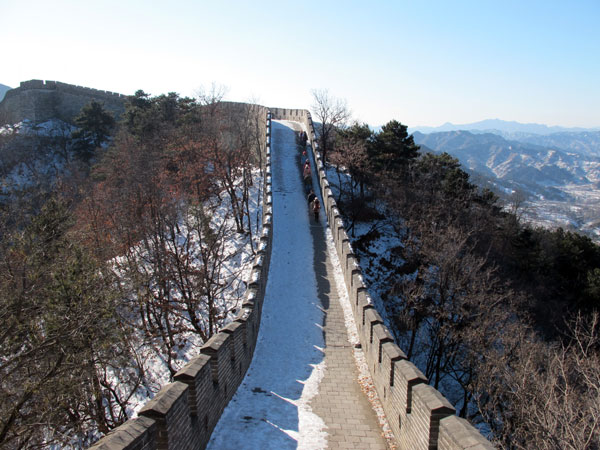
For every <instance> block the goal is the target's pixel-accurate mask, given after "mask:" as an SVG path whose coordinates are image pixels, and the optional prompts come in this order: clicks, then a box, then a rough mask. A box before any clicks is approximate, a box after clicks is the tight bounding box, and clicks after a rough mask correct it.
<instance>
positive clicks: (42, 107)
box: [0, 80, 127, 123]
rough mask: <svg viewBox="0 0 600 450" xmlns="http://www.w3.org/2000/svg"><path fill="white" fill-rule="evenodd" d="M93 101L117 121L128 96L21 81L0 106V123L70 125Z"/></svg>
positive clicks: (62, 84)
mask: <svg viewBox="0 0 600 450" xmlns="http://www.w3.org/2000/svg"><path fill="white" fill-rule="evenodd" d="M92 100H96V101H98V102H100V103H102V104H103V105H104V108H105V109H106V110H107V111H110V112H112V113H113V114H114V115H115V118H117V119H118V117H119V116H120V115H121V114H122V113H123V112H124V111H125V101H126V100H127V96H126V95H122V94H117V93H114V92H109V91H101V90H98V89H92V88H87V87H82V86H75V85H72V84H67V83H61V82H60V81H43V80H29V81H23V82H21V85H20V86H19V87H18V88H16V89H11V90H10V91H7V92H6V95H5V96H4V99H3V100H2V102H0V119H1V121H2V122H3V123H18V122H21V121H23V120H25V119H29V120H31V121H33V122H44V121H46V120H49V119H61V120H64V121H65V122H72V121H73V118H74V117H75V116H76V115H77V114H79V112H80V111H81V108H83V107H84V106H85V105H86V104H88V103H89V102H90V101H92Z"/></svg>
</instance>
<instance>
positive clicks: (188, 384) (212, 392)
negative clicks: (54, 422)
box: [90, 107, 273, 450]
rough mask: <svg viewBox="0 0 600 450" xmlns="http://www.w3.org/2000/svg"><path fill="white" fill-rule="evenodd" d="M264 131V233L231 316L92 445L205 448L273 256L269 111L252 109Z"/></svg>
mask: <svg viewBox="0 0 600 450" xmlns="http://www.w3.org/2000/svg"><path fill="white" fill-rule="evenodd" d="M255 113H256V114H258V115H259V120H258V121H259V122H262V124H263V125H262V126H263V130H266V133H265V132H264V131H263V134H264V136H265V138H264V142H265V146H264V147H263V157H264V165H265V172H264V173H265V184H264V186H265V189H264V192H263V216H262V234H261V237H260V244H259V246H258V249H257V256H256V258H255V260H254V265H253V267H252V273H251V276H250V283H249V284H248V288H247V290H246V293H245V295H244V301H243V303H242V308H241V310H240V312H239V313H238V315H237V316H236V318H235V320H234V321H233V322H231V323H230V324H228V325H227V326H226V327H224V328H223V329H222V330H221V331H220V332H219V333H217V334H215V335H214V336H213V337H211V338H210V339H209V340H208V341H207V342H206V343H205V344H204V345H203V346H202V348H201V350H200V354H199V355H198V356H197V357H196V358H194V359H192V360H191V361H190V362H189V363H188V364H186V365H185V366H184V367H183V368H182V369H181V370H179V371H178V372H177V373H176V374H175V376H174V381H173V382H172V383H169V384H168V385H166V386H163V388H162V389H161V390H160V391H159V392H158V394H156V396H155V397H154V398H153V399H152V400H150V401H149V402H148V403H147V404H146V405H144V407H143V408H142V409H141V410H140V411H139V413H138V417H136V418H134V419H131V420H128V421H127V422H125V423H124V424H123V425H121V426H120V427H117V428H115V429H114V430H112V431H111V432H110V433H108V434H107V435H106V436H105V437H103V438H102V439H100V440H99V441H98V442H97V443H96V444H94V445H93V446H92V447H90V449H94V450H108V449H110V450H116V449H127V450H151V449H152V450H154V449H161V450H162V449H165V450H166V449H170V450H186V449H203V448H205V447H206V444H207V443H208V441H209V439H210V435H211V433H212V430H213V429H214V427H215V425H216V424H217V422H218V421H219V418H220V417H221V414H222V412H223V410H224V409H225V407H226V406H227V403H229V400H231V397H232V396H233V394H234V393H235V391H236V390H237V388H238V386H239V385H240V383H241V382H242V380H243V378H244V376H245V374H246V370H247V369H248V367H249V365H250V362H251V361H252V355H253V354H254V348H255V346H256V340H257V337H258V329H259V326H260V318H261V311H262V305H263V299H264V294H265V287H266V284H267V275H268V273H269V264H270V259H271V243H272V236H273V235H272V227H273V200H272V193H271V148H270V136H271V117H270V113H268V112H267V109H266V108H264V107H258V108H257V109H256V111H255Z"/></svg>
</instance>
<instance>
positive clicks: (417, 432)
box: [272, 109, 494, 450]
mask: <svg viewBox="0 0 600 450" xmlns="http://www.w3.org/2000/svg"><path fill="white" fill-rule="evenodd" d="M272 111H273V113H274V117H276V118H278V119H287V120H297V121H300V122H303V123H304V124H305V126H306V129H307V130H309V133H308V134H309V136H308V137H309V141H310V143H311V148H312V150H313V154H314V158H315V161H316V165H317V169H318V173H319V184H320V189H321V195H322V198H323V207H324V211H325V213H326V215H327V220H328V222H329V226H330V228H331V233H332V235H333V239H334V242H335V247H336V250H337V253H338V257H339V259H340V262H341V268H342V272H343V275H344V279H345V282H346V287H347V289H348V294H349V297H350V302H351V304H352V309H353V313H354V318H355V321H356V325H357V328H358V335H359V338H360V342H361V346H362V349H363V352H364V354H365V358H366V360H367V363H368V364H369V370H370V371H371V375H372V377H373V381H374V384H375V388H376V390H377V394H378V395H379V399H380V401H381V403H382V405H383V409H384V411H385V413H386V416H387V420H388V422H389V424H390V426H391V428H392V431H393V433H394V436H395V438H396V441H397V444H398V448H406V449H439V450H457V449H467V448H468V449H473V450H475V449H482V450H483V449H492V448H494V446H493V445H492V444H491V443H490V442H489V441H488V440H487V439H485V438H484V437H483V436H482V435H481V434H480V433H479V432H478V431H477V429H476V428H475V427H473V426H472V425H471V424H470V423H468V422H467V421H466V420H464V419H461V418H459V417H457V416H456V415H455V410H454V408H453V407H452V405H451V404H450V402H449V401H448V400H447V399H446V398H444V396H443V395H442V394H440V393H439V392H438V391H437V390H435V389H434V388H433V387H431V386H430V385H428V384H427V379H426V377H425V375H423V373H422V372H421V371H420V370H419V369H418V368H417V367H416V366H415V365H414V364H412V363H411V362H410V361H408V360H407V359H406V355H405V353H404V352H403V351H402V350H401V349H400V348H399V347H398V346H397V345H396V343H395V342H394V339H393V337H392V334H391V333H390V332H389V330H388V329H387V327H386V326H385V325H384V324H383V320H382V318H381V316H380V315H379V313H378V312H377V311H376V310H375V308H374V306H373V304H372V301H371V299H370V297H369V294H368V292H367V288H366V286H365V283H364V279H363V276H362V271H361V269H360V266H359V265H358V260H357V258H356V256H355V255H354V252H353V250H352V247H351V245H350V240H349V239H348V235H347V234H346V230H345V229H344V224H343V221H342V218H341V215H340V213H339V210H338V208H337V205H336V202H335V200H334V196H333V193H332V191H331V189H330V187H329V181H328V180H327V177H326V174H325V167H324V165H323V162H322V159H321V154H320V152H319V151H318V144H317V142H316V135H315V130H314V127H313V123H312V119H311V116H310V113H309V112H308V111H303V110H282V111H281V112H280V111H279V110H277V109H272ZM279 114H281V115H283V117H281V116H279Z"/></svg>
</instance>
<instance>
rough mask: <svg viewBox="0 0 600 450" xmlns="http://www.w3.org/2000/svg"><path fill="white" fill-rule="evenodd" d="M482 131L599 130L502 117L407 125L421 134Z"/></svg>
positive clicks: (546, 131) (544, 131)
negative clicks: (461, 121)
mask: <svg viewBox="0 0 600 450" xmlns="http://www.w3.org/2000/svg"><path fill="white" fill-rule="evenodd" d="M458 130H466V131H472V130H477V131H482V132H492V133H494V134H499V133H498V132H500V133H502V132H503V133H528V134H539V135H549V134H553V133H562V132H587V131H600V127H592V128H583V127H562V126H548V125H544V124H539V123H521V122H517V121H507V120H502V119H485V120H481V121H479V122H473V123H467V124H453V123H450V122H446V123H445V124H443V125H440V126H438V127H431V126H417V127H409V132H410V133H414V132H415V131H418V132H420V133H423V134H429V133H436V132H445V131H458Z"/></svg>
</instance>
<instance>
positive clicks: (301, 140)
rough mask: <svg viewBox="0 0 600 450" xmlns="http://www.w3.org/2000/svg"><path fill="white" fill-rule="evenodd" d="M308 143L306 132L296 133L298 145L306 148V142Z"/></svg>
mask: <svg viewBox="0 0 600 450" xmlns="http://www.w3.org/2000/svg"><path fill="white" fill-rule="evenodd" d="M307 141H308V134H306V131H304V130H302V131H300V132H298V143H299V144H300V145H302V147H306V142H307Z"/></svg>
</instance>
